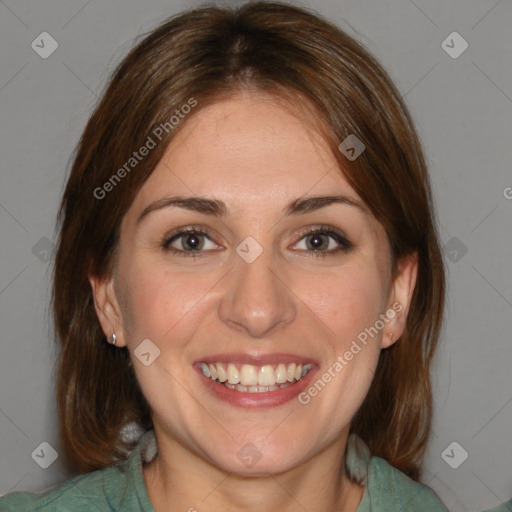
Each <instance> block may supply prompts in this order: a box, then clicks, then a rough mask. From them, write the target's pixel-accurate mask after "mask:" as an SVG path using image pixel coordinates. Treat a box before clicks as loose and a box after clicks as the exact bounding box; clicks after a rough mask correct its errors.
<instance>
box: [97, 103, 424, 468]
mask: <svg viewBox="0 0 512 512" xmlns="http://www.w3.org/2000/svg"><path fill="white" fill-rule="evenodd" d="M340 142H341V141H340ZM178 196H179V197H180V198H182V199H183V198H192V197H198V198H199V197H200V198H201V201H199V200H190V199H189V200H188V201H187V202H183V203H181V205H180V204H172V203H171V199H172V198H176V197H178ZM326 196H328V197H331V196H340V197H342V198H344V199H340V200H338V201H326V200H318V201H312V200H311V198H313V197H326ZM206 201H207V203H206ZM303 202H304V203H303ZM219 205H221V206H219ZM185 229H193V230H195V233H192V234H190V233H188V234H187V233H185V234H183V233H182V234H181V235H180V232H182V231H183V230H185ZM314 230H317V231H318V232H317V233H316V234H315V232H314ZM310 231H313V234H308V232H310ZM198 232H203V233H206V234H202V233H198ZM118 256H119V257H118V262H117V266H116V269H115V275H114V279H112V280H111V281H108V282H98V281H97V280H95V278H91V283H92V285H93V289H94V290H95V297H96V303H97V310H98V314H99V317H100V320H101V322H102V325H103V328H104V330H105V332H106V333H108V334H110V333H111V332H113V331H115V332H116V334H117V339H118V343H117V344H118V346H119V345H121V346H123V345H127V346H128V349H129V351H130V353H131V357H132V360H133V364H134V367H135V371H136V374H137V377H138V380H139V382H140V386H141V389H142V391H143V393H144V395H145V397H146V399H147V400H148V402H149V404H150V406H151V409H152V416H153V421H154V424H155V430H156V432H157V436H159V440H160V439H166V440H167V443H169V446H170V445H172V444H173V443H174V441H175V443H174V444H175V445H176V446H179V450H181V451H182V452H183V453H188V454H189V455H192V456H198V457H200V458H201V459H202V460H206V461H208V462H210V463H213V464H214V465H215V466H216V467H220V468H222V469H223V470H225V471H229V472H234V473H239V474H264V473H265V474H266V473H277V472H279V473H281V472H283V471H286V470H287V469H290V468H293V467H295V466H297V465H299V464H300V463H302V462H305V461H306V460H308V459H310V458H311V457H313V456H315V455H317V454H319V453H320V452H321V451H323V449H324V448H326V447H327V446H333V443H334V444H336V443H339V442H341V445H343V443H344V442H345V441H346V436H347V435H348V428H349V425H350V421H351V419H352V417H353V416H354V414H355V413H356V411H357V409H358V408H359V407H360V405H361V403H362V401H363V399H364V398H365V396H366V394H367V391H368V389H369V386H370V383H371V380H372V377H373V374H374V371H375V368H376V365H377V361H378V357H379V352H380V350H381V348H383V347H387V346H389V345H390V344H391V343H392V342H393V341H394V340H396V339H397V338H398V337H399V336H400V334H401V332H402V329H403V325H404V319H405V313H406V312H407V308H408V301H409V297H410V294H411V292H412V287H413V286H414V278H415V277H414V266H413V264H412V263H411V264H404V265H402V267H401V268H402V273H401V274H400V275H399V277H398V278H397V279H396V280H395V281H392V280H391V260H390V248H389V243H388V240H387V237H386V233H385V231H384V229H383V227H382V226H381V225H380V224H379V223H378V222H377V221H376V220H375V218H374V217H373V216H372V215H371V214H370V212H369V211H368V210H367V208H366V207H365V206H364V205H363V203H362V201H361V199H360V198H359V197H358V195H357V194H356V193H355V192H354V190H353V189H352V188H351V187H350V186H349V184H348V183H347V181H346V180H345V179H344V177H343V176H342V174H341V172H340V170H339V168H338V167H337V164H336V161H335V159H334V157H333V155H332V154H331V153H330V151H329V149H328V148H327V146H326V143H325V142H324V141H323V140H322V139H321V137H320V136H319V135H318V134H317V133H316V132H314V131H313V129H312V128H310V126H308V124H306V122H305V121H303V120H301V119H299V118H298V117H295V116H294V115H292V114H291V113H290V112H289V111H287V110H286V109H284V108H283V107H281V106H280V105H279V102H278V100H275V99H272V98H271V97H268V96H263V95H258V96H256V95H254V93H253V94H249V93H244V94H240V95H238V96H234V97H232V98H231V99H229V100H225V101H222V102H218V103H216V104H214V105H212V106H210V107H207V108H204V109H202V110H201V111H198V113H197V114H196V115H195V116H194V117H191V118H190V119H189V120H188V121H187V122H186V124H184V125H183V128H182V130H181V131H180V132H178V133H177V135H176V137H175V138H174V139H173V141H172V143H171V144H170V146H169V147H168V148H167V151H166V153H165V155H164V157H163V158H162V160H161V161H160V163H159V165H158V166H157V167H156V169H155V171H154V172H153V174H152V175H151V176H150V178H149V179H148V180H147V181H146V183H145V184H144V186H143V188H142V189H141V190H140V191H139V193H138V195H137V197H136V199H135V200H134V202H133V204H132V205H131V207H130V209H129V211H128V212H127V214H126V215H125V217H124V219H123V222H122V227H121V237H120V247H119V255H118ZM111 285H112V286H111ZM398 303H399V305H398ZM393 304H394V305H395V306H394V307H393ZM400 309H401V312H400V313H399V312H398V310H400ZM365 329H366V331H365ZM308 368H310V370H309V373H307V374H306V372H307V370H308ZM203 369H204V372H203ZM301 369H302V371H301ZM205 373H206V375H205ZM208 375H209V376H208ZM303 375H305V376H304V377H303ZM213 377H217V379H216V380H213ZM298 377H299V380H298V381H297V380H296V379H297V378H298ZM226 379H228V380H227V382H228V384H229V386H226V383H221V382H220V380H224V381H225V380H226ZM240 379H241V381H239V380H240ZM237 381H239V383H238V385H237V384H236V382H237ZM315 383H316V387H315ZM244 384H245V387H240V386H241V385H244ZM259 386H261V387H259ZM269 386H270V387H269ZM232 388H234V389H232Z"/></svg>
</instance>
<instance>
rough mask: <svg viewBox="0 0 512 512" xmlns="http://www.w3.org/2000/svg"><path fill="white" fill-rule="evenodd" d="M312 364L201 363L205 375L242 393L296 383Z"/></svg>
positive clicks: (266, 390) (279, 387)
mask: <svg viewBox="0 0 512 512" xmlns="http://www.w3.org/2000/svg"><path fill="white" fill-rule="evenodd" d="M312 366H313V365H312V364H311V363H308V364H304V365H303V364H296V363H279V364H277V365H264V366H254V365H252V364H240V365H239V364H234V363H221V362H218V363H204V362H203V363H200V365H199V367H200V368H201V370H202V372H203V375H204V376H205V377H207V378H209V379H211V380H213V381H214V382H216V383H217V384H219V385H221V386H225V387H227V388H229V389H233V390H235V391H240V392H242V393H265V392H268V391H275V390H278V389H282V388H285V387H287V386H290V385H293V384H296V383H297V382H299V381H300V380H301V379H303V378H304V377H305V376H306V375H307V374H308V373H309V372H310V370H311V368H312Z"/></svg>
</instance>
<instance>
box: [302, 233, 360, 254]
mask: <svg viewBox="0 0 512 512" xmlns="http://www.w3.org/2000/svg"><path fill="white" fill-rule="evenodd" d="M302 240H304V245H305V248H303V250H305V251H306V255H307V256H313V257H315V256H320V257H322V258H325V257H326V256H333V255H335V254H339V253H341V252H347V251H349V250H350V249H351V248H352V247H353V245H352V244H351V243H350V242H349V241H348V240H347V239H346V237H345V236H344V235H343V234H342V233H341V232H340V231H338V230H337V229H334V228H332V227H330V226H318V227H315V228H312V229H308V230H307V231H305V232H304V233H302V234H301V241H302ZM333 240H334V242H332V241H333Z"/></svg>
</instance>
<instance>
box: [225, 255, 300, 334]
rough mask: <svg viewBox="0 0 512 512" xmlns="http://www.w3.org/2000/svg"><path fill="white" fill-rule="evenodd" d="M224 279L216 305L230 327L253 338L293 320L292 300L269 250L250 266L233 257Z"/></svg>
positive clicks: (284, 277) (291, 293)
mask: <svg viewBox="0 0 512 512" xmlns="http://www.w3.org/2000/svg"><path fill="white" fill-rule="evenodd" d="M234 259H235V263H234V267H233V269H232V271H231V272H230V273H229V274H228V276H227V279H228V281H227V283H228V284H227V290H226V293H225V294H224V296H223V298H222V300H221V303H220V306H219V316H220V318H221V320H222V321H223V322H224V323H226V324H228V325H229V326H230V327H231V328H235V329H238V330H242V331H245V332H246V333H248V334H249V335H250V336H251V337H253V338H262V337H266V336H269V333H270V332H271V331H272V329H275V328H276V327H277V326H278V325H280V326H281V327H283V326H285V325H287V324H289V323H290V322H292V321H293V320H294V318H295V317H296V313H297V303H296V300H297V299H296V297H295V295H294V294H293V292H292V291H291V289H290V287H289V286H290V285H289V283H287V282H286V276H281V275H279V272H278V271H277V269H276V268H275V267H276V264H275V262H274V263H273V261H272V254H271V251H268V252H267V251H265V250H264V251H263V253H262V254H261V255H260V256H259V257H258V258H257V259H256V260H255V261H253V262H252V263H247V262H246V261H244V260H243V259H242V258H241V257H239V256H238V255H237V254H235V255H234Z"/></svg>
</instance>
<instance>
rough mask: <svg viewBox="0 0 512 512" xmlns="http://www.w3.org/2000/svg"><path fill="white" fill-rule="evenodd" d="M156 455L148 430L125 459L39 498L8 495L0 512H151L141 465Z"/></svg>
mask: <svg viewBox="0 0 512 512" xmlns="http://www.w3.org/2000/svg"><path fill="white" fill-rule="evenodd" d="M155 453H156V441H155V436H154V432H153V431H152V430H151V431H148V432H146V433H145V434H143V435H142V436H141V437H140V439H139V441H138V444H137V446H136V448H135V449H134V450H133V451H132V452H131V454H130V455H129V456H128V457H127V458H126V459H123V460H121V461H118V462H116V463H115V464H113V465H112V466H109V467H107V468H105V469H100V470H97V471H93V472H91V473H86V474H84V475H79V476H76V477H74V478H72V479H70V480H68V481H67V482H65V483H63V484H61V485H60V486H56V487H53V488H51V489H49V490H47V491H45V492H42V493H39V494H35V493H29V492H13V493H10V494H7V495H5V496H3V497H1V498H0V512H50V511H52V512H55V511H56V510H58V511H59V512H90V511H91V510H94V511H95V512H103V511H105V512H107V511H108V512H110V511H118V510H122V511H123V512H130V511H135V510H136V511H140V510H144V511H147V512H154V508H153V506H152V504H151V502H150V500H149V497H148V495H147V492H146V489H145V484H144V477H143V473H142V463H143V461H145V462H148V461H150V460H151V459H152V457H154V456H155Z"/></svg>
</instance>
